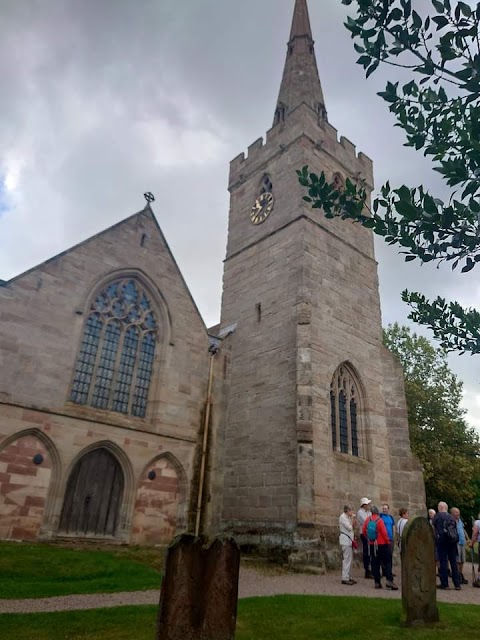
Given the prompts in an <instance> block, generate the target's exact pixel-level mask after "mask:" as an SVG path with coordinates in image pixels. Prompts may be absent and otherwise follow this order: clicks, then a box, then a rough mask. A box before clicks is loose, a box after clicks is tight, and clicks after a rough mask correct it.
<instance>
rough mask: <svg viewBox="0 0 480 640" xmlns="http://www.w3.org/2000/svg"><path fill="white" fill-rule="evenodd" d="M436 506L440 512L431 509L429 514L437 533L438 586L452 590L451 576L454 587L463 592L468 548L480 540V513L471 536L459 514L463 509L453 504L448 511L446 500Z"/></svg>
mask: <svg viewBox="0 0 480 640" xmlns="http://www.w3.org/2000/svg"><path fill="white" fill-rule="evenodd" d="M437 508H438V513H436V512H435V509H429V510H428V517H429V519H430V524H431V525H432V527H433V531H434V533H435V559H436V562H437V569H438V577H439V578H440V584H439V585H438V588H439V589H449V588H450V587H449V584H448V578H449V577H451V578H452V582H453V586H454V588H455V589H456V590H457V591H460V589H461V588H462V587H461V585H462V584H468V580H467V579H466V578H465V576H464V575H463V565H464V563H465V561H466V548H467V546H470V547H473V545H474V544H475V542H478V541H479V540H480V514H479V519H478V520H476V521H475V523H474V526H473V532H472V538H471V539H470V538H469V537H468V534H467V532H466V531H465V525H464V523H463V520H462V518H461V517H460V509H457V507H452V508H451V509H450V513H449V511H448V505H447V503H446V502H443V501H442V502H439V503H438V506H437ZM479 571H480V567H479ZM474 586H476V585H474Z"/></svg>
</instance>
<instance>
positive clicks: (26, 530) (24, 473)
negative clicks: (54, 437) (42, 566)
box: [0, 429, 58, 540]
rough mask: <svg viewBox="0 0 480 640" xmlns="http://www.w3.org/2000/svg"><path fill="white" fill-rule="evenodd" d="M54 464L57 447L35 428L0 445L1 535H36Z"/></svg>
mask: <svg viewBox="0 0 480 640" xmlns="http://www.w3.org/2000/svg"><path fill="white" fill-rule="evenodd" d="M57 465H58V454H57V452H56V450H55V449H54V447H53V445H52V444H51V442H50V441H49V440H48V438H47V437H46V436H44V435H43V434H42V433H41V432H37V430H36V429H28V430H25V431H23V432H21V433H18V434H15V435H14V436H12V437H11V438H8V439H7V440H6V441H5V442H4V443H2V445H0V538H4V539H8V538H10V539H14V540H34V539H35V538H37V536H38V534H39V531H40V527H41V525H42V522H43V519H44V515H45V508H46V504H47V497H48V492H49V488H50V482H51V480H52V473H53V474H54V475H55V473H56V471H57V468H56V467H57Z"/></svg>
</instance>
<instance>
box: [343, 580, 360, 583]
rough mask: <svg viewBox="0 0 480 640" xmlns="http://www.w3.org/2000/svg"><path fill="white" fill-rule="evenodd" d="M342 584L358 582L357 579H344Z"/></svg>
mask: <svg viewBox="0 0 480 640" xmlns="http://www.w3.org/2000/svg"><path fill="white" fill-rule="evenodd" d="M342 584H357V583H356V582H355V580H342Z"/></svg>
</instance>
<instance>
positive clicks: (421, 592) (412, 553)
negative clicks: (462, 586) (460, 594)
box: [401, 517, 439, 627]
mask: <svg viewBox="0 0 480 640" xmlns="http://www.w3.org/2000/svg"><path fill="white" fill-rule="evenodd" d="M401 555H402V601H403V611H404V614H405V624H406V625H407V626H408V627H414V626H421V625H431V624H435V623H436V622H438V620H439V616H438V607H437V585H436V577H435V573H436V571H435V539H434V535H433V529H432V526H431V525H430V523H429V521H428V520H427V518H420V517H418V518H414V519H413V520H412V521H410V522H409V523H408V525H407V526H406V527H405V530H404V532H403V536H402V553H401Z"/></svg>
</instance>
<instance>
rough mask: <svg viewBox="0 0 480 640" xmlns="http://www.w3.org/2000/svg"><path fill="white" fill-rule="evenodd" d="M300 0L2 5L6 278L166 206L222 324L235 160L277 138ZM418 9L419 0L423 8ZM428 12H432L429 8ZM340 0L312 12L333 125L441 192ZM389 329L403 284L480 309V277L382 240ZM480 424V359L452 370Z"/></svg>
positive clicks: (189, 274)
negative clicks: (359, 60) (406, 143)
mask: <svg viewBox="0 0 480 640" xmlns="http://www.w3.org/2000/svg"><path fill="white" fill-rule="evenodd" d="M293 4H294V2H293V0H242V2H237V1H235V0H102V1H101V2H98V0H21V1H18V0H1V2H0V82H1V100H0V278H3V279H5V280H7V279H9V278H11V277H13V276H15V275H17V274H18V273H20V272H22V271H24V270H26V269H28V268H30V267H32V266H34V265H35V264H37V263H39V262H41V261H43V260H45V259H47V258H49V257H51V256H52V255H54V254H56V253H58V252H60V251H63V250H64V249H66V248H68V247H69V246H71V245H72V244H75V243H77V242H79V241H81V240H83V239H85V238H87V237H89V236H90V235H92V234H94V233H97V232H98V231H101V230H102V229H104V228H106V227H108V226H110V225H112V224H114V223H116V222H118V221H119V220H121V219H122V218H125V217H127V216H128V215H130V214H131V213H133V212H135V211H137V210H139V209H141V208H143V206H144V200H143V195H142V194H143V193H144V191H146V190H149V191H152V192H153V193H154V194H155V196H156V202H155V204H154V210H155V212H156V215H157V218H158V220H159V222H160V224H161V226H162V228H163V231H164V233H165V234H166V237H167V240H168V241H169V243H170V245H171V248H172V250H173V252H174V254H175V256H176V258H177V261H178V263H179V265H180V268H181V270H182V271H183V274H184V276H185V278H186V280H187V283H188V284H189V286H190V288H191V291H192V293H193V296H194V298H195V299H196V301H197V303H198V306H199V308H200V311H201V313H202V315H203V317H204V319H205V322H206V323H207V325H212V324H215V323H216V322H217V321H218V317H219V305H220V295H221V276H222V260H223V258H224V255H225V245H226V229H227V213H228V193H227V190H226V185H227V174H228V162H229V161H230V159H231V158H233V157H234V156H236V155H237V154H238V153H240V152H241V151H244V150H246V148H247V146H248V145H249V144H251V143H252V142H253V141H254V140H255V139H256V138H258V137H259V136H260V135H263V134H264V132H265V131H266V130H267V129H268V128H269V127H270V125H271V121H272V118H273V111H274V107H275V101H276V97H277V93H278V89H279V86H280V78H281V73H282V69H283V63H284V57H285V50H286V49H285V47H286V41H287V39H288V34H289V29H290V22H291V16H292V10H293ZM414 4H415V2H414ZM416 4H417V5H424V4H425V0H416ZM347 12H348V8H346V7H343V6H342V5H341V2H340V0H310V15H311V21H312V28H313V31H314V37H315V40H316V50H317V58H318V63H319V69H320V75H321V79H322V84H323V89H324V94H325V99H326V103H327V109H328V113H329V120H330V122H331V123H332V124H333V125H334V126H335V127H337V128H338V130H339V133H341V134H342V135H344V136H346V137H347V138H349V139H350V140H352V141H353V142H354V143H355V144H356V145H357V147H358V148H359V149H360V150H362V151H364V152H365V153H366V154H367V155H369V156H370V157H371V158H372V159H373V160H374V167H375V175H376V183H377V185H380V184H381V183H382V182H383V181H385V180H386V179H388V178H389V179H390V180H391V181H392V183H394V184H397V183H398V184H400V183H403V182H405V183H407V184H410V185H411V186H416V185H418V184H420V183H423V184H426V185H427V186H429V187H430V188H431V189H432V190H433V191H435V193H436V194H440V195H442V193H443V192H442V185H441V184H440V183H439V181H438V178H436V176H435V174H434V173H433V172H432V171H431V167H430V164H429V162H428V161H426V160H424V159H423V158H422V157H421V156H419V155H418V154H417V153H415V152H413V151H412V150H409V149H405V148H404V147H403V146H402V143H403V139H402V134H401V131H400V130H398V129H394V128H393V120H392V118H391V116H390V115H389V114H388V111H387V110H386V106H385V104H384V103H383V102H382V101H381V99H380V98H378V97H376V92H377V91H379V90H382V89H383V86H384V83H385V81H386V78H387V76H388V77H389V78H390V79H393V78H392V76H391V70H390V71H389V74H387V75H386V74H385V73H377V74H374V76H373V77H371V78H370V79H369V80H368V81H365V79H364V76H363V72H362V70H361V68H360V67H358V66H357V65H355V59H356V55H355V52H354V51H353V47H352V44H351V40H350V38H349V35H348V33H347V32H346V31H345V29H344V28H343V26H342V21H343V19H344V18H345V16H346V15H347ZM377 259H378V261H379V272H380V283H381V296H382V310H383V319H384V324H387V323H389V322H394V321H399V322H405V321H406V318H407V314H408V310H407V309H406V307H405V306H404V305H403V303H402V302H401V301H400V291H401V290H402V289H404V288H410V289H413V290H421V291H422V292H424V293H426V294H427V295H429V296H434V295H436V294H437V293H440V294H442V295H444V296H445V297H446V298H449V299H457V300H459V301H460V302H461V303H463V304H465V305H468V306H470V305H477V306H480V286H479V281H478V277H477V275H476V274H475V272H473V273H474V274H475V275H472V274H468V275H465V276H461V275H460V274H456V273H455V274H452V273H451V272H450V270H449V268H448V267H446V268H445V267H444V268H442V269H441V271H439V270H438V269H436V268H435V267H433V266H424V267H419V266H417V265H412V264H405V263H404V262H403V259H402V258H400V257H399V256H398V255H397V253H396V250H395V249H391V248H388V247H386V246H385V245H383V244H382V243H381V242H378V243H377ZM451 365H452V368H453V369H454V370H455V371H456V372H457V373H458V374H459V375H460V376H461V378H462V379H463V380H464V382H465V406H466V407H467V408H468V411H469V414H468V417H469V420H470V422H471V423H472V424H475V425H476V426H477V427H478V428H480V367H479V365H480V359H478V357H477V358H470V357H468V356H463V357H462V358H459V357H453V356H452V359H451Z"/></svg>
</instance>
